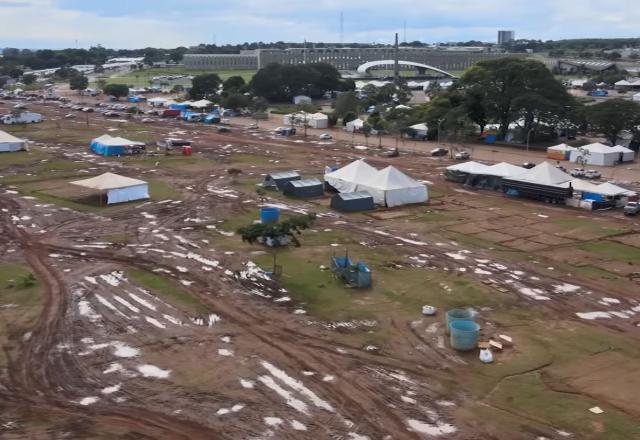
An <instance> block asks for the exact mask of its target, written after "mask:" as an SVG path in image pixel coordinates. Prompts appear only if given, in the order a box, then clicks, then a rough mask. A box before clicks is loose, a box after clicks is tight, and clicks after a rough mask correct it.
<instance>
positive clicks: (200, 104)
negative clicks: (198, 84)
mask: <svg viewBox="0 0 640 440" xmlns="http://www.w3.org/2000/svg"><path fill="white" fill-rule="evenodd" d="M211 104H213V102H211V101H209V100H207V99H201V100H200V101H195V102H192V103H191V104H190V105H189V107H193V108H206V107H209V106H210V105H211Z"/></svg>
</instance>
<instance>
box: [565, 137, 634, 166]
mask: <svg viewBox="0 0 640 440" xmlns="http://www.w3.org/2000/svg"><path fill="white" fill-rule="evenodd" d="M634 158H635V153H634V152H633V150H630V149H628V148H625V147H622V146H620V145H616V146H614V147H610V146H608V145H604V144H601V143H598V142H596V143H594V144H589V145H585V146H583V147H580V148H578V149H576V150H575V151H572V152H571V156H570V158H569V160H571V162H574V163H576V162H578V163H579V162H581V161H582V163H584V164H585V165H600V166H613V165H615V164H616V163H622V162H632V161H633V160H634Z"/></svg>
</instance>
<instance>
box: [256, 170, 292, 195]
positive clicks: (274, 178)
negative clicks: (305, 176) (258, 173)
mask: <svg viewBox="0 0 640 440" xmlns="http://www.w3.org/2000/svg"><path fill="white" fill-rule="evenodd" d="M300 179H302V177H301V176H300V174H298V173H297V172H296V171H282V172H279V173H271V174H267V175H266V176H264V180H263V181H262V186H263V187H264V188H269V189H275V190H277V191H282V190H283V189H284V186H285V185H286V184H287V182H290V181H292V180H300Z"/></svg>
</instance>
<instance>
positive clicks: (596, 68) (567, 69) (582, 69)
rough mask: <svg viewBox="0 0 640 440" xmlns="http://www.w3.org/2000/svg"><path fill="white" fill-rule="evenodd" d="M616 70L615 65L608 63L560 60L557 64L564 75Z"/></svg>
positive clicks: (557, 67)
mask: <svg viewBox="0 0 640 440" xmlns="http://www.w3.org/2000/svg"><path fill="white" fill-rule="evenodd" d="M616 68H617V67H616V64H615V63H611V62H608V61H580V60H558V61H557V63H556V69H557V70H558V72H559V73H563V74H575V73H580V74H582V73H598V72H605V71H609V70H616Z"/></svg>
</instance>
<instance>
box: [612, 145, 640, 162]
mask: <svg viewBox="0 0 640 440" xmlns="http://www.w3.org/2000/svg"><path fill="white" fill-rule="evenodd" d="M611 149H612V150H615V151H616V152H618V153H620V154H622V156H621V158H622V159H621V160H620V162H633V160H634V159H635V156H636V153H635V152H634V151H633V150H631V149H629V148H627V147H623V146H622V145H614V146H613V147H611Z"/></svg>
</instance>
